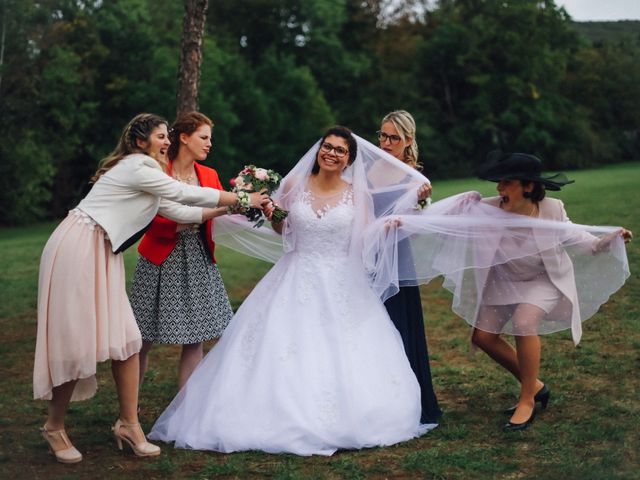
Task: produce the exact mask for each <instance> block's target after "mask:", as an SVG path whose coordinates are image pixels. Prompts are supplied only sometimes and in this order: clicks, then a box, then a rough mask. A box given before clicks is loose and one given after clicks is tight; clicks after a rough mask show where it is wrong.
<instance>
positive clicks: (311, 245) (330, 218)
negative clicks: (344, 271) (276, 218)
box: [289, 186, 354, 257]
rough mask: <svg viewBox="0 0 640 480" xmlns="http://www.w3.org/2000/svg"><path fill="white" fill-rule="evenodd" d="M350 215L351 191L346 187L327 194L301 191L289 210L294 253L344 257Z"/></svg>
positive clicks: (349, 237)
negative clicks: (293, 236)
mask: <svg viewBox="0 0 640 480" xmlns="http://www.w3.org/2000/svg"><path fill="white" fill-rule="evenodd" d="M353 218H354V208H353V190H352V188H351V187H350V186H349V187H347V188H346V189H344V190H343V191H342V192H340V193H338V194H336V195H331V196H326V197H324V196H319V195H315V194H314V193H312V192H311V191H309V190H306V191H305V192H303V194H302V195H301V196H300V198H299V199H298V200H297V201H296V202H294V204H293V206H292V207H291V211H290V212H289V222H290V227H291V228H292V229H294V231H295V237H296V248H295V250H296V251H297V252H298V253H302V254H311V255H318V256H322V257H328V256H332V257H337V256H346V255H347V253H348V251H349V242H350V240H351V228H352V224H353Z"/></svg>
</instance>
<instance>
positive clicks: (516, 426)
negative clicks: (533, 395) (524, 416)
mask: <svg viewBox="0 0 640 480" xmlns="http://www.w3.org/2000/svg"><path fill="white" fill-rule="evenodd" d="M534 418H536V407H535V405H534V406H533V410H532V412H531V416H530V417H529V419H528V420H527V421H526V422H524V423H511V422H507V423H505V425H504V427H502V430H503V431H504V432H518V431H520V430H526V429H527V428H529V425H531V424H532V423H533V419H534Z"/></svg>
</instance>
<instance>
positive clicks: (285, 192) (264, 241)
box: [214, 135, 429, 265]
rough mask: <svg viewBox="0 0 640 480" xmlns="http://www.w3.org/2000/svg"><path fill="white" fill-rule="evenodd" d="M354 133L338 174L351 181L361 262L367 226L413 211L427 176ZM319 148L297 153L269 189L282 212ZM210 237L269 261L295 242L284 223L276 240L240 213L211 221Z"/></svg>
mask: <svg viewBox="0 0 640 480" xmlns="http://www.w3.org/2000/svg"><path fill="white" fill-rule="evenodd" d="M354 137H355V138H356V142H357V145H358V153H357V156H356V159H355V161H354V162H353V164H351V165H350V166H348V167H347V168H346V169H345V171H344V173H343V178H344V180H345V181H347V182H348V183H350V184H351V185H352V188H353V193H354V206H355V208H356V217H355V223H354V226H353V236H352V241H351V253H352V257H353V260H354V262H356V263H359V264H360V265H362V248H363V245H364V234H365V229H366V227H367V226H368V225H370V224H371V223H372V222H374V221H375V220H376V219H377V218H381V217H388V216H391V215H397V214H401V213H411V212H413V211H415V212H417V210H414V209H415V206H416V204H417V189H418V187H419V186H420V185H422V184H423V183H425V182H429V180H428V179H427V178H426V177H425V176H424V175H422V174H421V173H419V172H417V171H416V170H414V169H412V168H411V167H409V166H407V165H405V164H404V163H402V162H401V161H399V160H398V159H396V158H394V157H392V156H391V155H389V154H388V153H386V152H385V151H383V150H381V149H380V148H378V147H376V146H375V145H373V144H372V143H370V142H368V141H366V140H364V139H363V138H360V137H358V136H357V135H354ZM319 147H320V141H318V142H316V143H315V144H314V145H313V146H312V147H311V148H310V149H309V150H308V151H307V152H306V153H305V154H304V155H303V156H302V158H301V159H300V160H299V161H298V162H297V163H296V165H295V166H294V167H293V168H292V169H291V171H290V172H289V173H288V174H287V175H286V176H285V177H284V178H283V180H282V182H281V184H280V187H279V188H278V190H277V191H276V192H275V193H274V195H273V200H274V202H275V203H277V204H278V205H279V206H281V207H282V208H284V209H285V210H290V209H291V205H292V204H293V202H295V201H296V199H298V198H299V197H300V195H301V194H302V192H303V191H304V190H305V188H306V186H307V183H308V180H309V176H310V175H311V170H312V168H313V165H314V163H315V159H316V155H317V153H318V149H319ZM214 235H215V240H216V243H218V244H220V245H224V246H227V247H229V248H232V249H234V250H237V251H240V252H242V253H245V254H247V255H250V256H253V257H256V258H260V259H262V260H265V261H268V262H275V261H277V260H278V258H280V256H281V255H282V254H283V253H286V252H290V251H293V250H294V249H295V245H296V235H295V231H294V229H291V228H290V227H289V225H288V224H287V223H285V225H284V229H283V234H282V237H281V238H280V236H279V235H278V234H276V233H275V232H274V231H273V230H272V229H271V228H270V227H266V226H263V227H261V228H253V227H252V224H251V223H249V222H248V221H247V220H246V219H245V218H244V217H241V216H239V215H235V216H232V217H221V218H220V219H216V222H215V233H214Z"/></svg>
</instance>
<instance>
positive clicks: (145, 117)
mask: <svg viewBox="0 0 640 480" xmlns="http://www.w3.org/2000/svg"><path fill="white" fill-rule="evenodd" d="M163 124H164V125H168V122H167V121H166V120H165V119H164V118H162V117H160V116H158V115H154V114H153V113H140V114H138V115H136V116H135V117H133V118H132V119H131V121H130V122H129V123H128V124H127V126H126V127H124V130H123V131H122V135H120V140H118V144H117V145H116V148H115V149H114V150H113V151H112V152H111V153H110V154H109V155H107V156H106V157H105V158H103V159H102V160H100V163H99V164H98V170H96V173H95V174H94V175H93V177H91V182H94V183H95V182H96V181H97V180H98V179H99V178H100V177H101V176H102V175H103V174H105V173H106V172H108V171H109V170H111V169H112V168H113V167H115V166H116V164H117V163H118V162H119V161H120V160H122V159H123V158H124V157H126V156H127V155H130V154H132V153H145V151H144V149H142V148H140V147H139V146H138V142H137V141H138V140H142V141H144V142H146V141H148V140H149V137H150V136H151V133H152V132H153V131H154V130H155V129H156V128H157V127H159V126H160V125H163ZM156 160H157V161H158V163H160V165H161V166H162V168H163V169H165V167H166V166H165V165H163V162H162V160H159V159H157V158H156Z"/></svg>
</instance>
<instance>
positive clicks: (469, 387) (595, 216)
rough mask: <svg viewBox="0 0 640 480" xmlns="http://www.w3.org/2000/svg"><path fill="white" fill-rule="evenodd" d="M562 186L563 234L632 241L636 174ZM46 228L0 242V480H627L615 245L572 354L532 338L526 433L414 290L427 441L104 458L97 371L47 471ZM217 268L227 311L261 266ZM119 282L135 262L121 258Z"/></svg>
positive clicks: (437, 306)
mask: <svg viewBox="0 0 640 480" xmlns="http://www.w3.org/2000/svg"><path fill="white" fill-rule="evenodd" d="M568 173H569V177H570V178H574V179H576V184H574V185H569V186H567V187H565V189H564V190H563V191H562V192H558V193H556V192H553V196H555V197H558V198H561V199H562V200H563V201H564V202H565V205H566V207H567V211H568V213H569V215H570V217H571V218H572V220H573V221H574V222H576V223H587V224H593V225H623V226H625V227H627V228H629V229H632V230H634V231H635V232H636V234H638V235H640V218H639V216H638V212H639V211H640V195H638V193H637V188H638V185H639V184H640V164H638V163H632V164H621V165H615V166H610V167H607V168H602V169H597V170H585V171H578V172H568ZM465 190H478V191H480V192H481V193H482V194H483V195H493V194H494V193H495V184H493V183H489V182H481V181H478V180H455V181H446V182H444V181H443V182H435V181H434V198H435V199H436V200H437V199H438V198H442V197H445V196H448V195H451V194H454V193H459V192H462V191H465ZM53 228H55V223H45V224H39V225H34V226H29V227H22V228H6V229H0V287H1V288H0V328H1V329H2V342H1V343H0V358H1V359H2V360H1V363H0V375H1V376H2V382H0V412H1V414H0V431H1V432H2V434H1V437H0V478H14V479H18V478H47V479H48V478H61V479H62V478H64V479H85V478H112V477H113V478H115V477H118V478H126V479H138V478H139V479H147V480H150V479H160V478H193V479H207V478H242V479H244V478H274V479H298V478H300V479H302V478H304V479H306V478H317V479H322V478H324V479H343V478H345V479H364V478H380V479H382V478H394V479H400V478H425V479H465V480H466V479H563V480H567V479H593V480H596V479H598V480H600V479H637V478H640V473H638V472H639V471H640V461H639V458H638V455H639V453H640V433H639V431H640V401H639V400H640V378H639V376H638V374H637V372H638V369H639V368H640V279H639V275H638V270H639V268H640V245H639V244H638V242H640V240H636V241H635V242H632V243H631V244H630V245H629V246H628V249H627V251H628V255H629V262H630V266H631V277H630V278H629V280H628V281H627V283H626V285H625V286H624V287H623V288H622V289H621V290H620V291H619V292H617V293H616V294H615V295H614V296H613V297H612V298H611V299H610V300H609V302H608V303H607V304H606V305H604V306H603V307H602V308H601V311H600V312H599V313H598V314H597V315H596V316H594V317H593V318H592V319H590V320H589V321H588V322H587V323H586V324H585V325H584V335H583V339H582V342H581V344H580V346H579V347H577V348H574V347H573V343H572V341H571V338H570V335H569V334H568V333H567V332H563V333H559V334H555V335H551V336H546V337H543V360H542V378H543V379H544V380H545V382H547V383H548V385H549V386H550V387H551V390H552V393H551V403H550V406H549V408H548V410H547V411H545V412H544V413H543V414H541V415H540V416H539V417H538V418H537V419H536V421H535V422H534V424H533V427H532V428H531V429H529V430H527V431H525V432H522V433H515V434H509V435H507V434H504V433H502V431H501V429H500V427H501V425H502V424H503V423H504V422H505V421H506V418H505V417H504V416H503V415H502V414H501V413H500V412H501V410H502V409H503V408H504V407H506V406H509V405H511V404H512V403H513V402H514V400H515V399H516V395H517V392H518V387H517V384H516V382H515V381H514V380H512V379H511V378H510V377H509V376H508V375H507V374H506V373H505V372H504V371H502V370H501V369H500V368H499V367H497V366H496V365H495V364H494V363H493V362H491V361H490V360H488V359H487V357H486V355H484V354H481V353H477V354H475V355H473V356H472V355H470V353H469V348H468V347H469V342H468V339H469V329H468V327H467V325H466V323H465V322H464V321H463V320H461V319H459V318H457V317H456V316H455V315H453V314H452V313H451V310H450V296H449V294H448V292H446V291H444V290H443V289H442V288H440V287H439V285H438V284H437V283H438V282H432V284H430V285H428V286H425V287H422V299H423V306H424V313H425V319H426V329H427V333H428V338H429V350H430V353H431V359H432V371H433V376H434V383H435V388H436V391H437V394H438V397H439V401H440V403H441V406H442V408H443V409H444V412H445V413H444V416H443V419H442V423H441V426H440V427H439V428H438V429H436V430H435V431H433V432H430V433H429V434H428V435H426V436H424V437H422V438H419V439H415V440H412V441H409V442H405V443H402V444H400V445H396V446H393V447H388V448H373V449H366V450H361V451H345V452H338V453H337V454H335V455H334V456H332V457H328V458H325V457H310V458H302V457H296V456H293V455H269V454H265V453H259V452H247V453H238V454H230V455H224V454H219V453H213V452H197V451H184V450H175V449H173V448H171V447H170V446H166V445H164V446H163V453H162V455H161V456H160V457H158V458H155V459H138V458H136V457H134V456H133V454H131V453H128V452H127V453H121V452H119V451H117V449H116V448H115V442H114V440H113V438H112V436H111V432H110V426H111V425H112V424H113V423H114V421H115V419H116V415H117V402H116V396H115V389H114V385H113V380H112V379H111V376H110V369H109V365H108V363H105V364H101V365H100V366H99V378H98V381H99V390H98V394H97V395H96V397H94V398H93V399H91V400H90V401H87V402H80V403H74V404H72V406H71V408H70V411H69V417H68V432H69V434H70V436H71V438H72V440H73V441H74V443H75V445H76V446H77V447H78V448H79V449H80V451H81V452H82V453H83V454H84V455H85V459H84V461H83V462H82V463H80V464H76V465H61V464H58V463H56V462H55V461H54V459H53V456H52V455H50V454H49V453H47V448H46V445H45V442H44V440H42V438H41V437H40V435H39V432H38V428H39V427H40V426H41V425H42V424H43V422H44V419H45V415H46V403H45V402H40V401H38V402H36V401H34V400H32V389H31V373H32V366H33V351H34V346H35V332H36V318H35V317H36V311H35V309H36V291H37V280H38V279H37V276H38V262H39V257H40V253H41V250H42V247H43V246H44V243H45V242H46V240H47V237H48V235H49V234H50V232H51V231H52V230H53ZM217 257H218V262H219V265H220V269H221V272H222V276H223V279H224V281H225V284H226V286H227V288H228V290H229V294H230V297H231V300H232V303H233V305H234V307H237V306H238V305H239V304H240V303H241V302H242V300H243V299H244V298H245V297H246V295H247V294H248V292H249V291H250V290H251V288H252V287H253V285H254V284H255V283H256V282H257V281H258V280H259V279H260V278H261V277H262V275H264V273H265V272H266V271H267V270H268V269H269V268H270V265H268V264H265V263H263V262H259V261H257V260H253V259H250V258H247V257H243V256H241V255H239V254H236V253H234V252H232V251H229V250H225V249H219V251H218V253H217ZM125 261H126V264H127V273H128V278H131V275H132V274H133V269H134V265H135V261H136V252H135V249H130V250H129V251H127V252H126V254H125ZM178 355H179V347H175V346H162V347H157V348H155V349H154V350H153V351H152V354H151V359H150V362H151V365H150V370H149V373H148V377H147V378H146V381H145V384H144V386H143V388H142V390H141V394H140V402H141V406H142V413H141V421H142V422H143V425H144V427H145V430H148V429H149V428H150V426H151V425H152V423H153V421H154V420H155V419H156V418H157V416H158V415H159V414H160V412H161V411H162V410H163V409H164V407H165V406H166V405H167V404H168V403H169V401H170V400H171V398H172V397H173V396H174V394H175V393H176V383H177V381H176V376H177V371H176V370H177V362H178Z"/></svg>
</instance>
